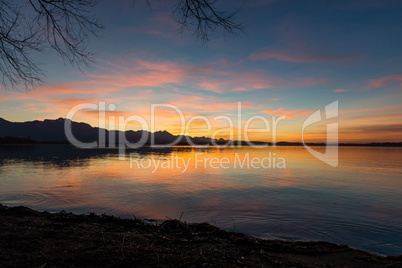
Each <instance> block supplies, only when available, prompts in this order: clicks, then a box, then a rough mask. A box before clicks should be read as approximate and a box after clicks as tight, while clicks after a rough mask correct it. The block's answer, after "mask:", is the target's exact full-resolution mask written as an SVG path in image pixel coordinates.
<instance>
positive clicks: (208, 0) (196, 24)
mask: <svg viewBox="0 0 402 268" xmlns="http://www.w3.org/2000/svg"><path fill="white" fill-rule="evenodd" d="M217 2H218V1H217V0H179V1H178V3H177V6H176V9H175V10H174V11H173V16H174V17H175V19H176V21H177V22H178V23H179V24H180V25H181V30H184V29H185V28H188V29H189V30H190V31H193V32H194V34H195V35H196V37H197V38H200V39H201V40H202V42H203V44H205V43H206V42H208V40H209V37H210V35H211V33H212V32H216V31H222V33H223V34H224V35H225V36H226V35H228V34H234V35H237V34H238V33H240V32H241V31H242V30H243V27H244V26H243V25H242V24H241V23H239V22H237V20H236V15H237V14H238V12H239V10H240V9H241V6H239V7H238V8H236V9H234V10H232V11H227V10H221V9H219V8H217V7H216V3H217Z"/></svg>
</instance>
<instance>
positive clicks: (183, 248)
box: [0, 204, 402, 267]
mask: <svg viewBox="0 0 402 268" xmlns="http://www.w3.org/2000/svg"><path fill="white" fill-rule="evenodd" d="M139 266H140V267H402V256H398V257H382V256H377V255H374V254H370V253H368V252H364V251H361V250H356V249H351V248H349V247H348V246H344V245H335V244H331V243H327V242H285V241H278V240H263V239H258V238H254V237H250V236H246V235H243V234H240V233H233V232H227V231H224V230H221V229H219V228H217V227H214V226H212V225H210V224H208V223H192V224H190V223H186V222H180V221H178V220H167V221H165V222H163V223H161V224H157V225H156V224H149V223H144V222H143V221H141V220H138V219H135V220H128V219H119V218H116V217H113V216H106V215H101V216H98V215H93V214H90V215H75V214H72V213H65V212H60V213H48V212H38V211H35V210H32V209H29V208H26V207H6V206H2V205H1V204H0V267H139Z"/></svg>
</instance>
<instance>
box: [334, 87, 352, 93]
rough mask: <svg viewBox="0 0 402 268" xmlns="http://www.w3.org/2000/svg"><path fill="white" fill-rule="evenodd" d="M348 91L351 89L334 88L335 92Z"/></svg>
mask: <svg viewBox="0 0 402 268" xmlns="http://www.w3.org/2000/svg"><path fill="white" fill-rule="evenodd" d="M348 91H349V90H346V89H341V88H339V89H335V90H334V92H348Z"/></svg>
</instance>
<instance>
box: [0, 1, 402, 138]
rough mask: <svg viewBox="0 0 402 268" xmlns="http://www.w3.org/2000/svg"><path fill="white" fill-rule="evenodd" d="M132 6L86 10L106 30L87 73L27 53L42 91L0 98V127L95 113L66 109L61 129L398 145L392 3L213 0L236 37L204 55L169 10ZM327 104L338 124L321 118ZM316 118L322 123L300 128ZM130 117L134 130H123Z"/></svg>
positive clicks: (397, 44)
mask: <svg viewBox="0 0 402 268" xmlns="http://www.w3.org/2000/svg"><path fill="white" fill-rule="evenodd" d="M133 2H134V1H129V0H118V1H105V0H102V1H100V3H99V4H98V6H96V7H95V9H94V10H93V15H94V16H96V17H98V18H99V20H100V22H101V23H102V24H103V25H104V26H105V29H104V30H102V31H100V32H99V35H100V37H99V38H95V37H94V38H92V39H91V43H90V44H89V46H88V50H89V51H91V52H93V53H94V57H95V62H96V63H95V64H94V66H93V68H92V69H89V70H87V69H85V68H84V69H83V71H80V70H78V69H76V68H74V67H72V66H70V65H69V64H68V63H65V62H63V60H62V58H61V57H60V56H59V55H58V54H56V53H53V52H49V53H46V54H38V55H33V57H34V58H35V60H36V61H37V62H38V63H39V64H40V67H41V68H43V69H44V70H45V71H46V78H45V79H44V80H45V83H44V84H43V85H41V86H40V87H38V88H36V89H34V90H30V91H26V90H25V89H24V88H20V89H16V90H10V89H2V93H1V95H0V117H2V118H4V119H6V120H9V121H17V122H23V121H32V120H43V119H57V118H59V117H63V118H65V117H67V114H68V113H69V111H71V110H72V109H74V107H76V105H79V104H96V107H97V108H96V109H92V108H86V109H78V110H77V109H76V110H77V111H76V112H75V113H70V115H72V116H71V118H72V120H74V121H79V122H86V123H89V124H91V125H92V126H99V127H106V128H107V129H116V128H117V129H121V130H123V129H124V130H139V129H147V130H150V131H156V130H167V131H169V132H171V133H172V134H188V135H190V136H209V137H210V136H212V135H214V137H216V138H221V137H222V138H234V139H236V138H241V139H245V137H246V134H247V137H248V138H249V139H250V140H259V141H272V140H273V139H276V141H289V142H295V141H296V142H300V141H301V138H302V133H303V132H304V138H305V140H306V141H311V142H321V141H325V139H326V130H327V128H326V127H327V124H330V123H338V126H339V141H340V142H346V143H348V142H349V143H351V142H355V143H366V142H401V141H402V101H401V100H402V91H401V89H402V68H401V67H402V64H401V62H402V50H401V48H402V35H401V32H402V31H401V30H402V16H401V11H402V2H400V1H385V0H381V1H374V0H373V1H370V0H352V1H350V0H348V1H339V0H338V1H308V0H306V1H295V0H293V1H288V0H248V1H237V0H234V1H227V0H218V4H219V6H221V7H222V8H224V9H227V10H233V9H236V8H238V7H239V6H242V7H241V9H240V11H239V13H238V14H237V18H236V19H237V21H239V22H242V23H243V24H244V25H245V27H244V31H243V32H242V33H239V34H238V35H228V36H224V35H223V34H222V33H221V32H219V31H218V32H214V33H213V34H212V35H211V36H210V40H209V42H208V43H207V44H206V45H203V44H202V42H200V40H197V38H196V37H195V36H194V35H193V34H192V33H191V32H190V31H184V32H183V33H179V32H178V29H179V28H180V27H179V25H178V24H177V23H176V22H175V20H174V18H172V16H171V12H172V10H173V9H174V7H173V4H174V2H175V1H162V0H154V1H151V4H152V8H151V9H150V8H149V7H148V6H147V5H146V4H145V3H144V1H142V2H141V1H137V3H136V4H135V5H134V4H133ZM334 102H337V103H338V113H337V116H335V117H333V118H331V119H325V113H324V112H323V110H324V108H325V106H327V105H329V104H331V103H334ZM155 104H158V105H159V107H154V110H152V105H155ZM240 105H241V108H239V106H240ZM99 110H101V111H103V110H106V111H105V112H101V113H99ZM239 110H241V112H239ZM317 110H321V112H320V114H321V115H322V119H323V120H321V121H319V122H316V123H314V124H311V125H308V126H307V127H306V128H305V129H304V130H303V123H304V122H305V121H306V120H307V118H308V117H309V116H310V115H311V114H313V113H314V112H315V111H317ZM152 111H154V114H155V117H154V119H153V120H151V115H152ZM181 113H182V115H183V116H184V117H183V118H184V119H183V120H181V117H180V114H181ZM100 114H101V116H104V117H105V118H106V123H105V124H103V123H100V121H99V117H100ZM119 117H120V118H121V120H120V121H119ZM138 117H141V118H143V119H144V120H142V121H141V120H140V121H137V122H136V121H135V120H133V121H131V122H129V119H135V118H137V119H138ZM280 118H281V119H280ZM144 121H145V122H144ZM207 121H208V122H207ZM141 123H142V124H141ZM245 127H248V131H246V132H247V133H245V131H244V128H245Z"/></svg>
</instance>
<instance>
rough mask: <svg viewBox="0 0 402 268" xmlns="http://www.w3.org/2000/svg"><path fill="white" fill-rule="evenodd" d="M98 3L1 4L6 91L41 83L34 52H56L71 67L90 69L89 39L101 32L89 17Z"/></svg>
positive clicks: (42, 0)
mask: <svg viewBox="0 0 402 268" xmlns="http://www.w3.org/2000/svg"><path fill="white" fill-rule="evenodd" d="M97 3H98V0H27V1H23V0H19V1H12V0H0V74H1V75H2V77H1V83H2V84H3V85H4V86H5V87H11V88H16V87H17V86H18V85H21V84H22V85H25V87H26V88H27V89H29V88H32V87H35V86H37V85H39V84H41V83H42V77H43V71H42V70H41V69H40V68H39V67H38V64H37V63H36V62H34V61H33V59H32V58H31V54H32V53H33V52H44V51H46V50H47V49H48V48H49V47H50V48H52V49H54V50H56V51H57V52H58V53H59V54H60V55H61V56H62V57H63V59H65V60H67V61H69V62H70V63H71V64H72V65H74V66H76V67H78V68H81V66H90V63H91V62H92V54H91V53H90V52H88V51H87V45H88V42H89V41H90V38H91V37H93V36H97V31H98V30H99V29H101V28H102V26H101V25H100V24H99V23H98V21H97V20H96V19H94V18H92V17H90V16H89V13H90V12H91V10H92V9H93V7H94V6H95V5H96V4H97Z"/></svg>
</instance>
